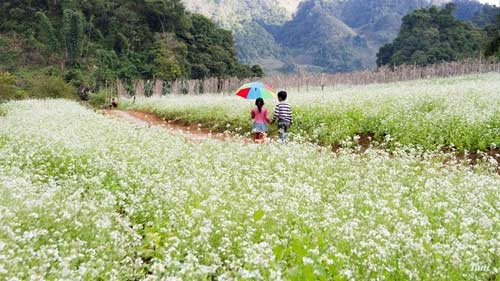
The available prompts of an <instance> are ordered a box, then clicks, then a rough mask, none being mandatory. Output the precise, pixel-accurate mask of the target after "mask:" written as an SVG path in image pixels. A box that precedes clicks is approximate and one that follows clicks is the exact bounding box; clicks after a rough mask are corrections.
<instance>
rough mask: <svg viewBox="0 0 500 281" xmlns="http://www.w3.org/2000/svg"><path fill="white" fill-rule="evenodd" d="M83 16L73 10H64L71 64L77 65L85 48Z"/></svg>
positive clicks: (66, 39)
mask: <svg viewBox="0 0 500 281" xmlns="http://www.w3.org/2000/svg"><path fill="white" fill-rule="evenodd" d="M83 25H84V23H83V16H82V14H81V13H79V12H77V11H73V10H64V15H63V29H62V30H63V37H64V43H65V47H66V55H67V60H68V63H69V65H71V66H75V65H76V64H77V63H78V60H79V58H80V57H81V55H82V50H83V40H84V33H83Z"/></svg>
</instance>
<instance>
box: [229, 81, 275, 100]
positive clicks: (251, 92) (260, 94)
mask: <svg viewBox="0 0 500 281" xmlns="http://www.w3.org/2000/svg"><path fill="white" fill-rule="evenodd" d="M236 95H237V96H240V97H242V98H244V99H249V100H254V99H257V98H263V99H268V98H274V97H275V96H276V94H275V93H274V91H273V89H272V88H271V87H270V86H269V85H267V84H264V83H262V82H251V83H246V84H244V85H243V86H241V87H240V88H239V89H238V90H237V91H236Z"/></svg>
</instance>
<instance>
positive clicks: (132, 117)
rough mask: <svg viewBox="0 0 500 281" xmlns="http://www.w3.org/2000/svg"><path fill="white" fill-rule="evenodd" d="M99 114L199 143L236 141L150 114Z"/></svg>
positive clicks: (119, 112) (115, 112) (227, 135)
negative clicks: (152, 127) (206, 141)
mask: <svg viewBox="0 0 500 281" xmlns="http://www.w3.org/2000/svg"><path fill="white" fill-rule="evenodd" d="M100 112H101V113H103V114H104V115H108V116H113V117H116V118H119V119H123V120H126V121H128V122H130V123H132V124H135V125H139V126H159V127H163V128H165V129H166V130H169V131H171V132H172V133H176V134H180V135H182V136H184V137H186V138H187V139H189V140H192V141H200V140H206V139H217V140H220V141H229V140H231V141H234V140H236V136H234V135H231V134H229V133H213V132H211V131H210V130H207V129H202V128H200V127H198V126H194V125H191V126H188V125H182V124H178V123H175V122H171V121H167V120H163V119H161V118H158V117H157V116H155V115H153V114H150V113H145V112H140V111H133V110H116V109H113V110H109V109H105V110H101V111H100Z"/></svg>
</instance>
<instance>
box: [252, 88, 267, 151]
mask: <svg viewBox="0 0 500 281" xmlns="http://www.w3.org/2000/svg"><path fill="white" fill-rule="evenodd" d="M255 106H256V107H255V108H254V109H252V111H251V112H250V115H251V117H252V120H253V128H252V134H253V141H254V142H260V143H264V142H265V141H266V134H267V131H268V128H267V124H269V123H270V121H271V120H270V119H269V113H268V111H267V109H266V108H264V100H263V99H262V98H257V99H256V100H255Z"/></svg>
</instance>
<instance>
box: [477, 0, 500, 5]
mask: <svg viewBox="0 0 500 281" xmlns="http://www.w3.org/2000/svg"><path fill="white" fill-rule="evenodd" d="M479 2H481V3H485V4H486V3H488V4H491V5H497V6H499V5H500V0H479Z"/></svg>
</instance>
